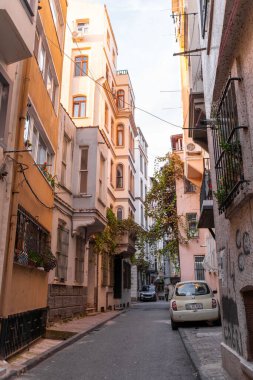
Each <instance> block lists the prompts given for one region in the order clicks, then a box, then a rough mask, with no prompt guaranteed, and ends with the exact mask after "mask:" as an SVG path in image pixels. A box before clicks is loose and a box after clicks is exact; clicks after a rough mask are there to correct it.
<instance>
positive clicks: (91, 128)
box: [49, 0, 137, 311]
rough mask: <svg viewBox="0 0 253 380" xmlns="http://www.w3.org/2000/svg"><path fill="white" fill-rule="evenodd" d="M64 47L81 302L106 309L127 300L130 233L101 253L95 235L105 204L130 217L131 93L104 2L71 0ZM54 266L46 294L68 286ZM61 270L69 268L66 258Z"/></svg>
mask: <svg viewBox="0 0 253 380" xmlns="http://www.w3.org/2000/svg"><path fill="white" fill-rule="evenodd" d="M65 52H66V56H65V59H64V68H63V76H64V82H63V86H62V97H61V100H62V104H63V106H64V108H65V109H66V111H67V113H68V114H69V116H70V117H71V119H72V120H73V122H74V123H75V125H76V138H75V142H74V153H73V154H74V156H73V157H74V158H73V175H74V177H73V183H72V190H71V193H72V194H71V196H72V198H73V202H72V205H73V210H72V212H73V213H72V223H73V227H72V228H71V231H72V232H71V235H72V236H73V235H76V237H77V236H82V237H83V244H84V248H83V250H84V251H85V253H84V258H83V260H84V262H85V265H84V267H85V269H84V271H85V272H84V275H83V278H82V279H83V281H82V283H81V284H80V285H81V286H82V287H83V290H82V292H83V293H82V296H83V297H84V299H85V303H84V306H85V309H86V310H98V311H104V310H107V309H112V308H114V307H118V306H127V305H129V303H130V276H131V264H130V256H131V255H132V254H133V253H134V252H135V247H134V241H133V240H132V238H131V236H130V234H128V233H125V234H124V236H122V238H121V241H120V244H119V245H118V248H117V254H116V255H114V256H113V257H107V256H105V255H101V254H97V253H96V252H95V251H94V236H95V235H96V233H99V232H101V231H103V230H104V228H105V226H106V225H107V219H106V214H107V209H108V208H110V209H112V210H113V212H114V213H115V215H116V216H117V218H118V219H127V218H128V217H132V218H133V217H134V213H135V189H134V177H135V173H136V168H135V154H134V139H135V137H136V136H137V128H136V126H135V122H134V93H133V88H132V85H131V81H130V77H129V75H128V72H127V70H123V71H117V69H116V65H117V54H118V52H117V44H116V40H115V36H114V33H113V30H112V27H111V23H110V19H109V16H108V12H107V9H106V7H104V6H101V5H96V4H90V3H88V2H87V3H86V2H83V1H78V0H75V1H72V2H71V4H69V8H68V21H67V30H66V38H65ZM57 218H58V222H56V225H57V223H58V227H57V229H58V231H59V230H60V229H61V228H62V227H61V220H60V219H61V218H60V217H57ZM59 234H60V232H59ZM69 234H70V230H69ZM65 248H66V247H65ZM68 251H69V252H70V249H69V250H68ZM65 267H66V264H65ZM57 270H58V269H57V268H56V272H55V276H51V278H50V287H49V289H50V292H49V297H51V299H52V298H53V297H54V296H53V293H52V292H54V290H53V289H56V287H58V288H59V286H65V289H67V287H68V286H71V287H72V290H73V289H74V288H73V281H74V277H73V275H71V274H69V275H68V274H67V278H63V277H61V276H58V274H57ZM67 271H70V272H71V271H72V272H73V267H72V268H71V267H70V265H69V264H68V265H67ZM76 286H78V284H76ZM66 291H67V290H66ZM75 291H77V290H75ZM65 295H66V294H65ZM72 296H73V297H74V294H72ZM52 301H53V300H52ZM66 302H67V301H66ZM66 306H67V305H66Z"/></svg>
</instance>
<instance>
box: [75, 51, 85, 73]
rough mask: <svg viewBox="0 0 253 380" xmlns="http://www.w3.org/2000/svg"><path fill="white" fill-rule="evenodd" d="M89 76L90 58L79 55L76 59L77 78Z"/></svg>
mask: <svg viewBox="0 0 253 380" xmlns="http://www.w3.org/2000/svg"><path fill="white" fill-rule="evenodd" d="M87 74H88V57H87V55H79V56H78V57H75V77H80V76H81V77H82V76H84V75H87Z"/></svg>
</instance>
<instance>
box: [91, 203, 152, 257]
mask: <svg viewBox="0 0 253 380" xmlns="http://www.w3.org/2000/svg"><path fill="white" fill-rule="evenodd" d="M106 217H107V225H106V227H105V228H104V230H103V231H101V232H99V233H97V234H96V235H95V236H94V252H95V253H96V254H108V255H117V254H119V253H120V252H119V244H120V242H121V240H122V237H123V235H124V234H125V233H129V237H130V238H131V239H132V240H133V241H134V242H135V246H136V248H137V249H138V251H140V252H144V245H145V237H144V235H145V231H144V230H143V229H142V228H141V227H140V226H139V225H138V224H137V223H135V221H134V220H133V219H132V218H128V219H123V220H118V219H117V218H116V216H115V214H114V212H113V211H112V209H110V208H108V209H107V213H106Z"/></svg>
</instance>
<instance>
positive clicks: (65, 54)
mask: <svg viewBox="0 0 253 380" xmlns="http://www.w3.org/2000/svg"><path fill="white" fill-rule="evenodd" d="M46 38H47V40H48V41H49V42H50V43H51V44H52V45H54V46H55V47H56V48H58V49H59V50H60V48H59V46H58V45H57V44H56V43H55V42H54V41H52V39H51V38H50V37H48V36H47V35H46ZM63 54H64V56H65V57H66V58H68V59H69V60H71V61H72V62H73V63H74V64H76V63H75V61H74V60H73V59H72V57H70V56H69V55H68V54H67V53H66V52H65V51H64V52H63ZM79 68H80V69H81V71H82V72H83V74H84V75H85V76H87V77H88V78H90V79H91V80H92V81H93V82H95V83H96V84H97V85H98V86H100V87H101V88H103V89H104V91H106V92H107V93H110V94H111V95H112V96H114V94H113V92H112V91H111V90H108V89H107V88H105V87H104V86H103V84H101V83H99V82H98V81H97V80H96V79H94V78H93V77H92V76H91V75H89V74H88V73H87V72H85V71H84V69H82V68H81V67H80V66H79ZM88 71H90V70H89V69H88ZM125 104H126V105H128V106H130V107H131V106H132V105H131V104H130V103H128V102H126V101H125ZM135 109H136V110H139V111H141V112H143V113H146V114H147V115H150V116H152V117H154V118H156V119H158V120H160V121H162V122H164V123H166V124H169V125H171V126H173V127H176V128H180V129H182V127H181V126H180V125H177V124H174V123H172V122H170V121H168V120H165V119H163V118H161V117H159V116H157V115H155V114H154V113H152V112H149V111H147V110H145V109H143V108H141V107H137V106H135Z"/></svg>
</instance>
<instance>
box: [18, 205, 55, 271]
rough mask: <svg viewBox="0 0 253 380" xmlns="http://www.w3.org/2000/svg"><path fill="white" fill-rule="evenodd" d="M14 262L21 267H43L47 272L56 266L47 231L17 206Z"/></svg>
mask: <svg viewBox="0 0 253 380" xmlns="http://www.w3.org/2000/svg"><path fill="white" fill-rule="evenodd" d="M14 261H15V262H17V263H19V264H21V265H30V266H33V267H43V268H44V270H45V271H47V272H48V271H49V270H51V269H53V268H55V266H56V260H55V257H54V256H53V254H52V252H51V250H50V235H49V233H48V231H46V230H45V229H44V228H43V227H42V226H41V225H40V224H39V223H38V221H37V220H35V219H34V218H33V217H32V216H31V215H30V214H29V213H28V212H27V211H26V210H25V209H23V208H22V207H21V206H18V212H17V229H16V239H15V255H14Z"/></svg>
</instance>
